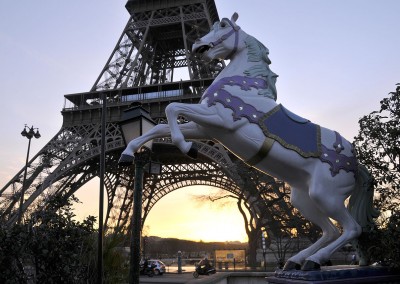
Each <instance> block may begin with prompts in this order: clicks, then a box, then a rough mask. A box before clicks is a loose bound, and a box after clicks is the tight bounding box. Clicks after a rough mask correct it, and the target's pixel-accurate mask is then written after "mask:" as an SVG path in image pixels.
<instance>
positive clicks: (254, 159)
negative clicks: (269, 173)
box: [245, 137, 275, 166]
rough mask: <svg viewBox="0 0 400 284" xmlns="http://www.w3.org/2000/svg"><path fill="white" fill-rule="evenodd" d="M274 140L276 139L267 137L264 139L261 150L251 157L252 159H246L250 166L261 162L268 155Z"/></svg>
mask: <svg viewBox="0 0 400 284" xmlns="http://www.w3.org/2000/svg"><path fill="white" fill-rule="evenodd" d="M274 142H275V140H274V139H271V138H269V137H265V140H264V142H263V144H262V145H261V148H260V150H258V152H257V153H256V154H255V155H254V156H253V157H251V158H250V159H248V160H247V161H245V163H246V164H248V165H249V166H254V165H256V164H258V163H259V162H261V161H262V160H263V159H264V158H265V157H266V156H267V155H268V153H269V151H270V150H271V148H272V145H273V144H274Z"/></svg>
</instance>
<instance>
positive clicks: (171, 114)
mask: <svg viewBox="0 0 400 284" xmlns="http://www.w3.org/2000/svg"><path fill="white" fill-rule="evenodd" d="M165 114H166V116H167V118H168V124H169V126H170V130H171V139H172V142H173V143H174V144H175V145H176V146H177V147H178V148H179V149H180V150H181V151H182V153H185V154H188V155H189V156H192V157H193V156H195V155H196V148H195V147H192V146H193V143H192V142H187V141H185V137H184V134H183V133H182V131H181V130H180V129H179V124H178V123H177V120H178V116H179V115H183V116H184V117H185V118H186V119H188V120H190V121H194V122H195V123H196V124H198V125H200V126H202V127H204V128H207V127H221V130H222V129H229V128H230V127H231V126H232V125H231V124H230V123H228V121H227V120H224V119H223V117H222V116H221V115H220V114H219V113H218V111H217V109H216V108H215V107H208V106H207V105H205V104H183V103H171V104H169V105H168V106H167V108H166V109H165Z"/></svg>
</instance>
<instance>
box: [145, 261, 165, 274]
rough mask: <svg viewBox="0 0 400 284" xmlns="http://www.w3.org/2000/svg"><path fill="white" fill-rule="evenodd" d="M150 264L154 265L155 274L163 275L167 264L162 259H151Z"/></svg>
mask: <svg viewBox="0 0 400 284" xmlns="http://www.w3.org/2000/svg"><path fill="white" fill-rule="evenodd" d="M148 261H149V265H152V266H154V274H155V275H163V273H165V264H164V262H162V261H161V260H158V259H149V260H148Z"/></svg>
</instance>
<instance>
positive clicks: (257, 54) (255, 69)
mask: <svg viewBox="0 0 400 284" xmlns="http://www.w3.org/2000/svg"><path fill="white" fill-rule="evenodd" d="M244 42H245V44H246V47H247V56H248V61H250V62H260V63H261V64H257V65H254V66H252V67H250V68H249V69H247V70H245V71H244V74H245V75H247V76H250V77H257V76H262V77H265V78H266V80H267V83H268V88H267V89H262V90H260V91H259V92H258V94H259V95H262V96H265V97H268V98H271V99H273V100H275V101H276V98H277V91H276V86H275V84H276V79H277V78H278V75H277V74H275V73H274V72H272V71H271V69H270V68H269V64H271V60H270V59H269V57H268V54H269V50H268V48H266V47H265V45H264V44H262V43H261V42H260V41H258V40H257V39H256V38H255V37H253V36H250V35H248V36H247V38H246V39H245V41H244Z"/></svg>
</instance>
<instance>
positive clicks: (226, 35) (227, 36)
mask: <svg viewBox="0 0 400 284" xmlns="http://www.w3.org/2000/svg"><path fill="white" fill-rule="evenodd" d="M222 20H226V21H227V22H228V23H229V25H230V26H231V27H232V29H231V30H230V31H229V32H227V33H226V34H224V35H222V36H221V37H220V38H219V39H217V40H216V41H212V42H210V45H212V46H211V47H214V46H216V45H218V44H220V43H221V42H223V41H224V40H226V39H227V38H229V37H230V36H231V35H233V34H235V45H234V47H233V49H232V51H231V52H230V53H229V54H228V56H227V57H226V59H230V58H231V56H232V55H234V54H235V53H236V51H237V47H238V44H239V30H240V27H239V26H235V25H234V24H233V23H232V22H231V21H230V20H229V19H226V18H224V19H222Z"/></svg>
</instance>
